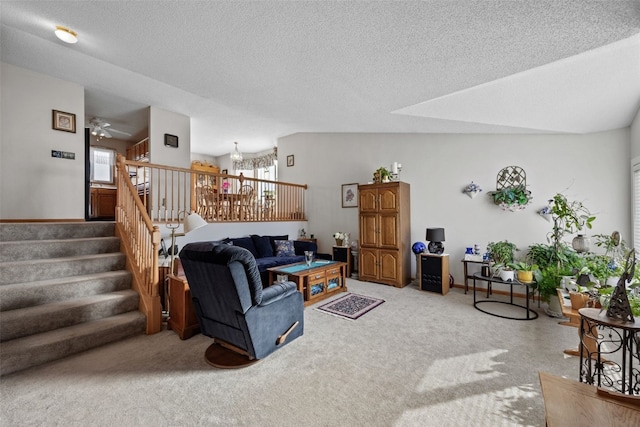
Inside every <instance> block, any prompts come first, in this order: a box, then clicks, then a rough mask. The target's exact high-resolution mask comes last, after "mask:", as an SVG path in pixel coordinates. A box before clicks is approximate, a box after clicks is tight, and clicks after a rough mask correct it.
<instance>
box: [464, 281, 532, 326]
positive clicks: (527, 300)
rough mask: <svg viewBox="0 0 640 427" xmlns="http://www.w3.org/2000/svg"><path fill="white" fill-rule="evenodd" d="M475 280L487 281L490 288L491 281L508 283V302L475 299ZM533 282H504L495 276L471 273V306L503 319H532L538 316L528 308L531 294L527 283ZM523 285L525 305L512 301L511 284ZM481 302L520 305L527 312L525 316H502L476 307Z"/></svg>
mask: <svg viewBox="0 0 640 427" xmlns="http://www.w3.org/2000/svg"><path fill="white" fill-rule="evenodd" d="M476 280H484V281H485V282H487V283H489V286H488V287H489V288H490V284H491V283H501V284H503V285H509V286H510V292H509V302H506V301H495V300H490V299H484V300H477V299H476ZM533 283H535V282H532V283H522V282H518V281H516V280H514V281H510V282H505V281H504V280H502V279H498V278H496V277H485V276H483V275H482V274H480V273H475V274H474V275H473V306H474V307H475V308H476V309H477V310H480V311H481V312H483V313H486V314H490V315H492V316H496V317H501V318H503V319H512V320H534V319H537V318H538V313H537V312H536V311H535V310H533V309H531V308H529V295H530V294H531V291H530V288H529V285H531V284H533ZM514 285H515V286H524V287H525V290H526V291H525V298H524V299H525V301H526V306H524V305H520V304H516V303H514V302H513V286H514ZM488 296H489V289H487V297H488ZM481 303H494V304H495V303H497V304H507V305H513V306H515V307H521V308H524V309H525V310H526V311H527V314H526V316H525V317H511V316H503V315H501V314H495V313H491V312H490V311H486V310H483V309H481V308H480V307H478V305H479V304H481Z"/></svg>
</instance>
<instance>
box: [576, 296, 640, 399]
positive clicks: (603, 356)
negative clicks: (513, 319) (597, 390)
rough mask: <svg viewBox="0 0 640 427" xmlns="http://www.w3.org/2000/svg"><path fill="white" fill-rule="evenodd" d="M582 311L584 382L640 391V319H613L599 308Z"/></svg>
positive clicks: (581, 374) (627, 391)
mask: <svg viewBox="0 0 640 427" xmlns="http://www.w3.org/2000/svg"><path fill="white" fill-rule="evenodd" d="M578 313H580V382H585V383H588V384H592V385H597V386H598V387H606V388H610V389H613V390H615V391H618V392H620V393H626V394H633V395H638V394H640V369H639V368H640V345H639V344H640V342H639V341H640V333H639V332H640V320H638V319H636V320H635V322H627V321H624V320H620V319H613V318H610V317H608V316H607V312H606V310H601V309H599V308H581V309H580V310H578ZM593 343H596V344H595V345H594V344H593Z"/></svg>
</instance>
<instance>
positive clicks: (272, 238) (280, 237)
mask: <svg viewBox="0 0 640 427" xmlns="http://www.w3.org/2000/svg"><path fill="white" fill-rule="evenodd" d="M267 237H268V238H269V241H270V242H271V247H272V248H273V255H275V254H276V240H289V235H288V234H285V235H283V236H267Z"/></svg>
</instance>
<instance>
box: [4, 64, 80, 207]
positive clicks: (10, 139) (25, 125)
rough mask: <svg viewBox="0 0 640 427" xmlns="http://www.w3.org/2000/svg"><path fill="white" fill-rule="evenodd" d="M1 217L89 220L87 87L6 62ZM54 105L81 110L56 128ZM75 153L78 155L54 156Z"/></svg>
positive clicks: (60, 107)
mask: <svg viewBox="0 0 640 427" xmlns="http://www.w3.org/2000/svg"><path fill="white" fill-rule="evenodd" d="M0 65H1V68H0V74H1V75H0V91H1V93H2V97H1V98H2V100H1V108H2V109H1V112H0V127H1V128H2V131H1V133H0V135H1V138H2V140H1V147H2V148H1V150H0V158H1V159H0V164H1V166H2V167H1V168H0V169H1V171H0V218H2V219H3V220H7V219H39V220H40V219H73V220H83V219H84V185H85V178H84V174H85V165H84V158H85V156H84V150H85V148H84V88H83V87H82V86H78V85H77V84H74V83H69V82H65V81H63V80H59V79H55V78H53V77H49V76H46V75H44V74H39V73H35V72H32V71H29V70H26V69H24V68H19V67H15V66H13V65H10V64H7V63H1V64H0ZM52 110H60V111H64V112H68V113H73V114H75V115H76V133H70V132H62V131H58V130H53V129H52V127H51V125H52ZM51 150H61V151H68V152H72V153H75V160H67V159H59V158H53V157H51Z"/></svg>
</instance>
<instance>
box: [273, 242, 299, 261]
mask: <svg viewBox="0 0 640 427" xmlns="http://www.w3.org/2000/svg"><path fill="white" fill-rule="evenodd" d="M275 244H276V256H277V257H285V256H295V255H296V252H295V250H294V249H293V240H276V241H275Z"/></svg>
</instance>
